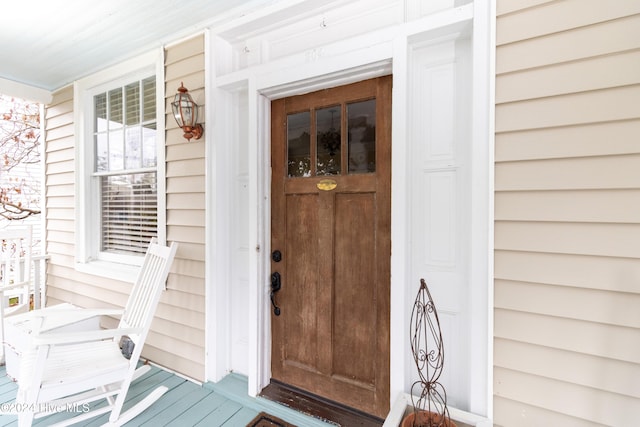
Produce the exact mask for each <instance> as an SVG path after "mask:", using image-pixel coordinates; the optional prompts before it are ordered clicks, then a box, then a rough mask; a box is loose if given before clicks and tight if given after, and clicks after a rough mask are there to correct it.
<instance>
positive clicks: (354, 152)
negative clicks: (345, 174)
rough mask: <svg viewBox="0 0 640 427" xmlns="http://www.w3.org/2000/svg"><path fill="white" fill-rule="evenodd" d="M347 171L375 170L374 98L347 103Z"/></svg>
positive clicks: (366, 171) (365, 171) (369, 171)
mask: <svg viewBox="0 0 640 427" xmlns="http://www.w3.org/2000/svg"><path fill="white" fill-rule="evenodd" d="M347 117H348V119H349V120H348V127H349V130H348V135H349V173H371V172H375V171H376V100H375V99H370V100H368V101H363V102H354V103H353V104H348V105H347Z"/></svg>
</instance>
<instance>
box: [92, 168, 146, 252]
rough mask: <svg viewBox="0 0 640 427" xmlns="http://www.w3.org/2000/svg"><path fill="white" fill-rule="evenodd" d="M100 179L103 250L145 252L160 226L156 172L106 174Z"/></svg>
mask: <svg viewBox="0 0 640 427" xmlns="http://www.w3.org/2000/svg"><path fill="white" fill-rule="evenodd" d="M100 180H101V199H102V217H101V219H102V238H101V249H102V251H105V252H111V253H127V254H132V253H134V254H141V255H143V254H144V253H145V250H146V248H147V245H148V244H149V240H150V239H151V238H152V237H155V236H157V230H158V222H157V217H158V209H157V186H156V173H155V172H153V173H144V174H123V175H113V176H104V177H101V178H100Z"/></svg>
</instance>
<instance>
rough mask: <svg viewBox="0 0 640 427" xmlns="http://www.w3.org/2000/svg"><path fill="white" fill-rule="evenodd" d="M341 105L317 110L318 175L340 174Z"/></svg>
mask: <svg viewBox="0 0 640 427" xmlns="http://www.w3.org/2000/svg"><path fill="white" fill-rule="evenodd" d="M340 117H341V111H340V106H339V105H336V106H334V107H328V108H323V109H320V110H317V111H316V138H317V153H318V155H317V157H318V159H317V169H316V173H317V175H339V174H340V164H341V161H340V144H341V137H342V136H341V133H340V123H341V121H340Z"/></svg>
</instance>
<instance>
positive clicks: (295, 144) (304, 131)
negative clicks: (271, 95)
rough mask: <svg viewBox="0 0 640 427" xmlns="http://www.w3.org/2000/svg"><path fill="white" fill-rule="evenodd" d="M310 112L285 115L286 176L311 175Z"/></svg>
mask: <svg viewBox="0 0 640 427" xmlns="http://www.w3.org/2000/svg"><path fill="white" fill-rule="evenodd" d="M310 135H311V113H310V112H309V111H304V112H302V113H296V114H289V115H287V169H288V176H289V177H295V176H311V138H310Z"/></svg>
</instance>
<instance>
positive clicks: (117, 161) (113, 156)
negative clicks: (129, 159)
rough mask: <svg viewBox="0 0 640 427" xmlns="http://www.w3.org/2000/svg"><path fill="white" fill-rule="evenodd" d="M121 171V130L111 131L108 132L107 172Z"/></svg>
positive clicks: (122, 156) (122, 148)
mask: <svg viewBox="0 0 640 427" xmlns="http://www.w3.org/2000/svg"><path fill="white" fill-rule="evenodd" d="M122 169H124V147H123V140H122V130H112V131H111V132H109V170H110V171H117V170H122Z"/></svg>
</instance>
